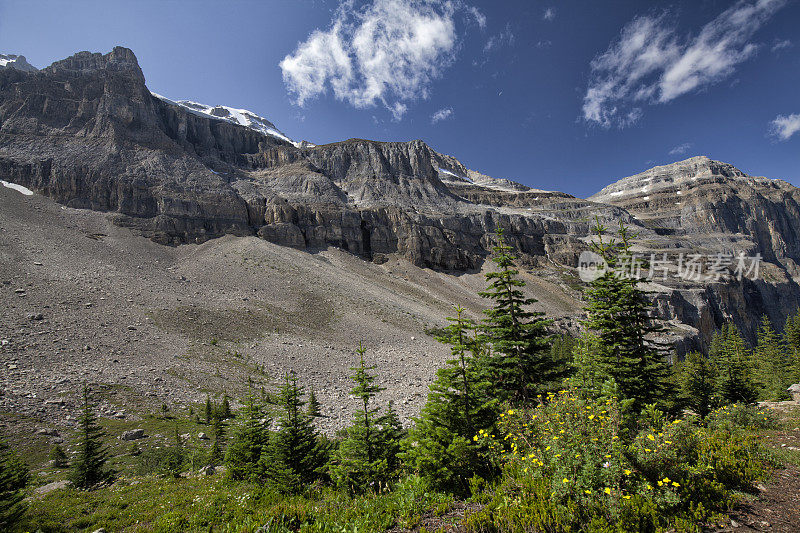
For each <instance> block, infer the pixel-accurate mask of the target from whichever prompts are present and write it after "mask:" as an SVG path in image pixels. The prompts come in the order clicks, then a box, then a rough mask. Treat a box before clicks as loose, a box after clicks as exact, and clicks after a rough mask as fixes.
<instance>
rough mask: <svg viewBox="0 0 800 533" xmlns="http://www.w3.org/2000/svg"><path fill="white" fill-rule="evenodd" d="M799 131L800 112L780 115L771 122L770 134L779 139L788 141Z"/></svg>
mask: <svg viewBox="0 0 800 533" xmlns="http://www.w3.org/2000/svg"><path fill="white" fill-rule="evenodd" d="M797 132H800V113H795V114H793V115H778V116H777V117H775V120H773V121H772V122H770V134H771V135H772V136H774V137H775V138H777V139H778V140H779V141H788V140H789V138H790V137H791V136H792V135H794V134H795V133H797Z"/></svg>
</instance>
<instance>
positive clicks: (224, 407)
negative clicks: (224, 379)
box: [217, 394, 233, 420]
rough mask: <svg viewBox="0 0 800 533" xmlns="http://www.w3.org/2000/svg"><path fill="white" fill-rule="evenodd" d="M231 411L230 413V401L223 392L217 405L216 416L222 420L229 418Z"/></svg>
mask: <svg viewBox="0 0 800 533" xmlns="http://www.w3.org/2000/svg"><path fill="white" fill-rule="evenodd" d="M232 415H233V413H231V403H230V401H229V400H228V395H227V394H225V395H223V396H222V403H221V404H220V406H219V410H218V411H217V416H218V418H221V419H222V420H227V419H229V418H230V417H231V416H232Z"/></svg>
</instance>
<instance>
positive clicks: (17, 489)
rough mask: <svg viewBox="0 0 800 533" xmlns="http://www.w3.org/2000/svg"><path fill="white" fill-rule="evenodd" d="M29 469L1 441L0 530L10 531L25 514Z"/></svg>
mask: <svg viewBox="0 0 800 533" xmlns="http://www.w3.org/2000/svg"><path fill="white" fill-rule="evenodd" d="M29 478H30V473H29V472H28V467H27V466H25V464H24V463H23V462H22V461H20V459H19V457H17V455H16V454H15V453H13V452H12V451H11V449H10V448H9V447H8V445H7V444H6V443H5V442H3V441H0V529H2V530H4V531H9V530H11V529H12V526H14V525H15V524H16V523H17V521H18V520H19V518H20V517H21V516H22V515H23V514H24V513H25V509H26V505H25V502H24V498H25V493H24V489H25V486H26V485H27V484H28V480H29Z"/></svg>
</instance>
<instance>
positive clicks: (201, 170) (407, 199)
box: [0, 47, 800, 349]
mask: <svg viewBox="0 0 800 533" xmlns="http://www.w3.org/2000/svg"><path fill="white" fill-rule="evenodd" d="M247 113H249V112H245V111H244V110H235V109H233V108H227V107H224V106H217V107H213V108H211V107H208V106H202V105H200V104H194V103H192V102H173V101H170V100H168V99H166V98H164V97H160V96H157V95H153V94H152V93H151V92H150V91H149V90H148V88H147V86H146V84H145V77H144V75H143V73H142V71H141V69H140V68H139V65H138V63H137V61H136V57H135V56H134V54H133V52H131V51H130V50H128V49H125V48H120V47H118V48H115V49H114V50H113V51H111V52H110V53H108V54H105V55H102V54H96V53H89V52H80V53H78V54H75V55H74V56H72V57H70V58H67V59H65V60H63V61H58V62H56V63H54V64H53V65H51V66H49V67H47V68H45V69H42V70H41V71H35V70H20V69H18V68H2V69H0V178H2V179H3V180H5V181H10V182H14V183H17V184H20V185H23V186H25V187H28V188H30V189H33V190H35V191H37V192H39V193H41V194H45V195H48V196H50V197H52V198H54V199H55V200H57V201H59V202H61V203H63V204H66V205H69V206H72V207H79V208H88V209H94V210H99V211H107V212H110V213H113V215H114V219H115V221H116V222H117V223H118V224H120V225H125V226H130V227H133V228H136V229H138V230H139V231H142V232H143V233H144V234H145V235H148V236H150V237H151V238H153V239H154V240H156V241H157V242H160V243H164V244H180V243H185V242H194V241H204V240H206V239H209V238H212V237H217V236H221V235H224V234H235V235H252V234H255V235H258V236H260V237H261V238H263V239H266V240H269V241H271V242H275V243H278V244H282V245H286V246H291V247H294V248H300V249H309V250H314V249H321V248H325V247H329V246H335V247H340V248H342V249H344V250H347V251H350V252H351V253H353V254H357V255H359V256H361V257H363V258H365V259H372V258H383V257H385V256H386V254H392V253H394V254H400V255H402V256H404V257H406V258H408V259H409V260H410V261H412V262H413V263H415V264H416V265H419V266H424V267H430V268H433V269H439V270H444V271H464V270H472V269H477V268H479V267H480V266H481V264H482V262H483V261H484V260H485V258H486V257H487V256H488V254H489V253H490V250H491V248H492V245H493V238H492V234H493V233H494V232H496V231H497V229H499V228H503V229H505V230H506V235H507V238H508V240H509V241H510V242H511V243H512V244H513V245H514V246H515V247H516V249H517V251H518V252H519V253H520V255H521V260H522V263H523V264H524V266H525V267H526V268H530V269H533V271H535V272H542V273H543V274H542V275H547V276H551V277H552V276H555V277H560V278H561V279H562V281H563V283H564V284H565V285H569V284H570V283H574V279H575V278H574V267H576V266H577V262H578V256H579V254H580V252H581V251H583V250H585V249H587V247H588V244H587V241H588V240H589V238H590V234H591V227H592V225H593V224H594V220H595V217H598V218H599V220H600V221H601V222H602V223H604V224H606V225H607V226H610V227H613V226H615V225H617V224H618V223H619V222H620V221H621V222H623V223H625V224H627V225H629V226H631V227H632V228H633V229H634V230H635V231H636V233H637V234H638V237H637V240H636V242H635V245H636V246H637V250H640V251H654V252H655V251H659V252H660V251H665V250H669V251H700V252H702V253H716V252H719V251H745V252H747V253H761V255H762V257H763V258H764V259H765V260H766V261H767V262H768V264H769V265H770V268H769V269H768V271H769V272H770V277H769V278H768V279H767V278H764V279H762V280H760V281H755V282H750V281H747V282H741V283H729V282H728V283H706V282H698V283H686V282H684V281H681V280H670V281H669V282H665V283H663V284H660V285H659V286H658V287H657V291H656V292H657V295H656V296H655V299H656V303H657V307H658V312H659V315H660V316H661V318H663V320H664V321H665V322H667V323H670V324H672V325H673V326H674V328H673V329H674V331H673V333H674V338H675V339H678V340H679V342H680V343H682V344H680V346H682V347H683V348H682V349H688V348H690V347H692V346H695V345H702V344H704V343H707V342H708V340H709V339H710V335H711V332H712V331H713V329H714V328H715V327H716V326H718V325H719V324H720V323H721V322H722V321H723V320H729V319H730V320H734V321H735V322H736V323H737V324H739V325H740V327H741V328H742V329H743V330H744V331H745V333H746V334H747V335H750V336H752V334H753V332H754V331H755V327H756V323H757V319H758V316H759V315H760V314H761V313H766V314H767V315H769V316H770V317H772V318H773V320H774V321H775V322H776V323H781V322H782V319H783V318H784V317H785V316H786V314H787V313H788V312H789V311H790V310H791V309H793V308H794V307H795V306H796V305H797V303H798V302H800V289H798V285H797V283H796V282H795V281H794V278H795V277H798V276H800V272H798V264H800V239H798V236H799V235H800V190H798V189H797V188H795V187H792V186H791V185H789V184H788V183H785V182H782V181H779V180H768V179H766V178H754V177H751V176H747V175H746V174H745V173H743V172H741V171H739V170H738V169H736V168H735V167H733V166H731V165H728V164H726V163H721V162H717V161H712V160H710V159H708V158H703V157H697V158H692V159H689V160H686V161H682V162H679V163H675V164H673V165H666V166H663V167H656V168H654V169H651V170H648V171H647V172H644V173H642V174H638V175H636V176H631V177H629V178H624V179H622V180H620V181H618V182H616V183H614V184H612V185H609V186H608V187H606V188H605V189H603V190H602V191H600V192H599V193H598V194H596V195H594V196H592V197H591V198H589V199H588V200H582V199H579V198H574V197H572V196H570V195H568V194H565V193H560V192H556V191H542V190H538V189H533V188H531V187H528V186H525V185H521V184H519V183H515V182H513V181H511V180H507V179H496V178H492V177H490V176H486V175H484V174H481V173H479V172H476V171H473V170H471V169H468V168H466V167H465V166H464V165H463V164H462V163H460V162H459V161H458V160H457V159H455V158H454V157H452V156H448V155H444V154H440V153H438V152H436V151H435V150H433V149H432V148H431V147H429V146H428V145H426V144H425V143H424V142H422V141H420V140H415V141H410V142H376V141H369V140H363V139H350V140H347V141H343V142H337V143H331V144H325V145H318V146H317V145H313V144H310V143H307V142H302V143H294V142H293V141H291V140H290V139H288V138H286V137H285V136H283V134H281V133H280V132H279V131H278V130H277V129H275V131H272V130H273V129H274V125H273V124H272V123H271V122H269V121H267V120H266V119H263V118H262V117H258V116H256V115H254V114H252V113H250V114H247ZM239 115H241V117H240V116H239ZM242 117H244V118H242ZM536 269H538V270H536ZM741 309H747V311H745V312H743V311H741ZM680 339H683V340H680Z"/></svg>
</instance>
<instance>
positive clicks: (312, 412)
mask: <svg viewBox="0 0 800 533" xmlns="http://www.w3.org/2000/svg"><path fill="white" fill-rule="evenodd" d="M321 409H322V408H321V406H320V404H319V400H317V394H316V393H315V392H314V387H311V390H310V392H309V393H308V416H310V417H311V418H320V417H322V410H321Z"/></svg>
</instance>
